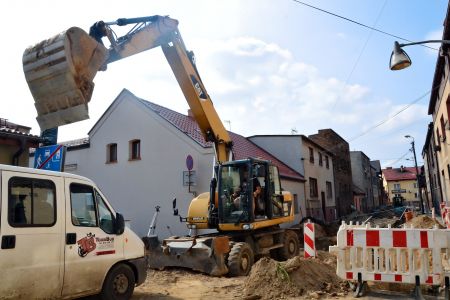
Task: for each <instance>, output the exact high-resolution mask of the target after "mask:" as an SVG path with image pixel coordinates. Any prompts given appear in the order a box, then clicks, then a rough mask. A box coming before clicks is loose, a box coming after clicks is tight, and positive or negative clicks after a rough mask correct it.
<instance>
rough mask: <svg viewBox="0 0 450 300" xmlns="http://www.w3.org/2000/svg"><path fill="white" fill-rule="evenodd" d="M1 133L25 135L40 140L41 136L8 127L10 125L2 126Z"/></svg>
mask: <svg viewBox="0 0 450 300" xmlns="http://www.w3.org/2000/svg"><path fill="white" fill-rule="evenodd" d="M0 135H14V136H25V137H28V138H30V139H36V141H39V140H40V137H39V136H37V135H33V134H31V133H25V132H22V131H20V130H16V129H14V128H8V127H0Z"/></svg>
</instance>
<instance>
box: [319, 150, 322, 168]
mask: <svg viewBox="0 0 450 300" xmlns="http://www.w3.org/2000/svg"><path fill="white" fill-rule="evenodd" d="M319 166H323V160H322V153H320V152H319Z"/></svg>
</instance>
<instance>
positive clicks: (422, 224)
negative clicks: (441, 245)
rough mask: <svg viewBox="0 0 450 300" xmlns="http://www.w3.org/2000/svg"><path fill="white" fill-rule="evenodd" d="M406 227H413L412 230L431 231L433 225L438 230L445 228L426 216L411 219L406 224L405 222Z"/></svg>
mask: <svg viewBox="0 0 450 300" xmlns="http://www.w3.org/2000/svg"><path fill="white" fill-rule="evenodd" d="M406 224H407V225H409V226H411V225H413V226H414V228H422V229H433V228H434V225H437V226H438V228H440V229H443V228H445V227H444V226H442V224H441V223H439V221H437V220H433V219H432V218H430V217H429V216H427V215H420V216H416V217H414V218H412V219H411V220H409V221H408V222H406Z"/></svg>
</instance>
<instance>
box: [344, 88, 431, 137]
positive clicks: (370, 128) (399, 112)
mask: <svg viewBox="0 0 450 300" xmlns="http://www.w3.org/2000/svg"><path fill="white" fill-rule="evenodd" d="M430 93H431V90H429V91H428V92H426V93H425V94H423V95H422V96H420V97H419V98H416V99H414V100H413V101H412V102H411V103H409V104H408V105H406V106H404V107H403V108H402V109H400V110H399V111H398V112H396V113H395V114H393V115H392V116H390V117H389V118H387V119H384V120H383V121H381V122H380V123H378V124H375V125H374V126H372V127H369V128H368V129H367V130H364V131H363V132H361V133H360V134H358V135H356V136H355V137H353V138H351V139H350V140H349V141H348V142H352V141H354V140H356V139H357V138H360V137H362V136H363V135H365V134H367V133H368V132H370V131H372V130H374V129H375V128H377V127H380V126H381V125H383V124H385V123H387V122H389V121H390V120H392V119H393V118H395V117H396V116H398V115H399V114H401V113H402V112H404V111H405V110H407V109H408V108H410V107H411V106H412V105H413V104H415V103H417V102H419V101H420V100H422V99H423V98H425V97H426V96H427V95H428V94H430Z"/></svg>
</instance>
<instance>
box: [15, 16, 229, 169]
mask: <svg viewBox="0 0 450 300" xmlns="http://www.w3.org/2000/svg"><path fill="white" fill-rule="evenodd" d="M115 25H117V26H125V25H133V27H132V29H131V30H130V31H129V32H128V33H127V34H125V35H124V36H121V37H116V35H115V33H114V31H113V29H112V26H115ZM103 37H107V38H108V40H109V42H110V47H109V48H108V49H107V48H105V46H104V45H103V42H102V38H103ZM156 47H161V48H162V50H163V53H164V55H165V57H166V59H167V61H168V63H169V65H170V67H171V68H172V71H173V73H174V75H175V77H176V79H177V81H178V84H179V85H180V87H181V90H182V91H183V94H184V96H185V98H186V100H187V102H188V105H189V107H190V109H191V111H192V113H193V115H194V118H195V120H196V121H197V123H198V125H199V127H200V130H201V132H202V134H203V137H204V138H205V140H206V141H209V142H212V143H214V146H215V151H216V158H217V161H218V162H224V161H227V160H230V159H231V147H232V142H231V139H230V137H229V134H228V132H227V131H226V129H225V127H224V126H223V123H222V122H221V120H220V118H219V116H218V114H217V112H216V110H215V109H214V105H213V102H212V100H211V98H210V97H209V95H208V93H207V92H206V89H205V86H204V85H203V82H202V80H201V78H200V75H199V73H198V71H197V68H196V66H195V59H194V55H193V53H192V52H191V51H188V50H186V47H185V45H184V42H183V39H182V38H181V35H180V32H179V31H178V21H177V20H175V19H171V18H169V17H163V16H150V17H142V18H132V19H125V18H122V19H118V20H117V21H114V22H103V21H99V22H97V23H95V24H94V25H93V26H92V27H91V28H90V32H89V35H88V34H87V33H86V32H84V31H83V30H82V29H80V28H77V27H72V28H70V29H69V30H67V31H65V32H63V33H61V34H59V35H57V36H55V37H54V38H52V39H49V40H45V41H43V42H41V43H39V44H37V45H35V46H33V47H30V48H28V49H26V50H25V52H24V55H23V66H24V72H25V77H26V80H27V83H28V85H29V87H30V91H31V93H32V94H33V97H34V99H35V106H36V109H37V111H38V117H37V120H38V123H39V125H40V127H41V130H46V129H49V128H53V127H58V126H61V125H64V124H69V123H73V122H76V121H80V120H84V119H86V118H88V107H87V103H88V102H89V101H90V99H91V97H92V92H93V89H94V83H93V78H94V77H95V74H96V72H97V71H100V70H106V67H107V65H108V64H110V63H113V62H115V61H117V60H121V59H123V58H126V57H129V56H132V55H135V54H138V53H140V52H143V51H146V50H150V49H152V48H156Z"/></svg>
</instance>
